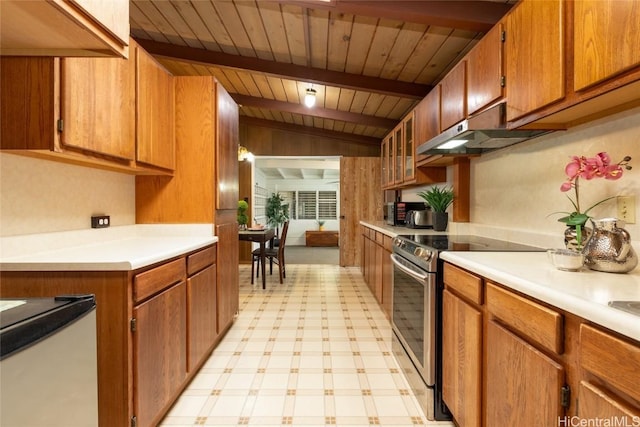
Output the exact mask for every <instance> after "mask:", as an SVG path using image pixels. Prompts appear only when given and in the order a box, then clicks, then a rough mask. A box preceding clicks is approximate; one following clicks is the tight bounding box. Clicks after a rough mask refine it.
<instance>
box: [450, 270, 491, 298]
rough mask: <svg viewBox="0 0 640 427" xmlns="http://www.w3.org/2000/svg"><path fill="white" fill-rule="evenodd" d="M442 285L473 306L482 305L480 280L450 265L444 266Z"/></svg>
mask: <svg viewBox="0 0 640 427" xmlns="http://www.w3.org/2000/svg"><path fill="white" fill-rule="evenodd" d="M444 284H445V285H446V286H447V287H448V288H450V289H453V290H455V291H456V293H458V294H459V295H461V296H463V297H464V298H466V299H468V300H469V301H471V302H473V303H475V304H482V278H480V277H478V276H474V275H473V274H471V273H469V272H467V271H464V270H462V269H461V268H458V267H456V266H454V265H451V264H445V266H444Z"/></svg>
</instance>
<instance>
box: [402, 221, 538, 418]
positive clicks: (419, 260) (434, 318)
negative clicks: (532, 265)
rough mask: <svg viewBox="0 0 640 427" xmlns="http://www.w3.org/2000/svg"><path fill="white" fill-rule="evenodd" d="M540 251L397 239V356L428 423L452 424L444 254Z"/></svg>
mask: <svg viewBox="0 0 640 427" xmlns="http://www.w3.org/2000/svg"><path fill="white" fill-rule="evenodd" d="M446 250H449V251H452V250H453V251H499V252H513V251H541V250H544V249H542V248H536V247H531V246H525V245H520V244H517V243H512V242H505V241H501V240H495V239H489V238H485V237H479V236H449V235H445V234H414V235H401V236H397V237H395V238H394V239H393V253H392V254H391V260H392V262H393V302H392V306H393V313H392V326H393V353H394V356H395V357H396V360H397V361H398V363H399V365H400V367H401V369H402V372H403V373H404V375H405V378H406V379H407V382H408V383H409V385H410V386H411V388H412V390H413V391H414V394H415V395H416V397H417V399H418V402H419V403H420V405H421V406H422V408H423V410H424V412H425V415H426V416H427V418H428V419H429V420H448V419H451V414H450V412H449V409H448V408H447V405H446V404H445V402H444V400H443V399H442V358H443V354H442V293H443V290H444V280H443V277H442V270H443V261H442V260H441V259H440V257H439V253H440V252H441V251H446Z"/></svg>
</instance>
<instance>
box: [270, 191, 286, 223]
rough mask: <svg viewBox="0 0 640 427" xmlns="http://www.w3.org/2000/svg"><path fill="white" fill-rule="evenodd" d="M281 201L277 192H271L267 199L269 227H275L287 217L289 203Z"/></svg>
mask: <svg viewBox="0 0 640 427" xmlns="http://www.w3.org/2000/svg"><path fill="white" fill-rule="evenodd" d="M282 202H284V199H283V198H282V196H281V195H280V194H278V193H271V197H269V198H268V199H267V204H266V215H267V225H269V226H270V227H275V228H276V229H277V228H279V227H280V226H281V225H282V224H284V222H285V221H286V220H288V219H289V205H288V204H286V203H282Z"/></svg>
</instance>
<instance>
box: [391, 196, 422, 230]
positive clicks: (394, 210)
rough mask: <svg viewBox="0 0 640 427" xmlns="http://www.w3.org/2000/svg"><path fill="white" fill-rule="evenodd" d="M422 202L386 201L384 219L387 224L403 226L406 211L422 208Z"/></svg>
mask: <svg viewBox="0 0 640 427" xmlns="http://www.w3.org/2000/svg"><path fill="white" fill-rule="evenodd" d="M424 209H425V205H424V203H423V202H393V203H387V208H386V212H385V215H386V220H387V224H389V225H394V226H405V225H406V220H407V212H409V211H420V210H424Z"/></svg>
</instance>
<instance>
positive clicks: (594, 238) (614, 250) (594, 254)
mask: <svg viewBox="0 0 640 427" xmlns="http://www.w3.org/2000/svg"><path fill="white" fill-rule="evenodd" d="M591 223H592V224H593V234H592V235H591V238H590V239H589V240H588V241H587V243H586V244H585V246H584V249H582V253H583V254H584V263H585V265H586V266H587V267H589V268H590V269H592V270H597V271H604V272H607V273H627V272H629V271H631V270H633V269H634V268H636V266H637V265H638V255H636V252H635V251H634V250H633V246H631V236H630V235H629V232H628V231H627V230H625V229H624V226H625V223H624V221H622V220H619V219H617V218H604V219H598V220H591Z"/></svg>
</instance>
